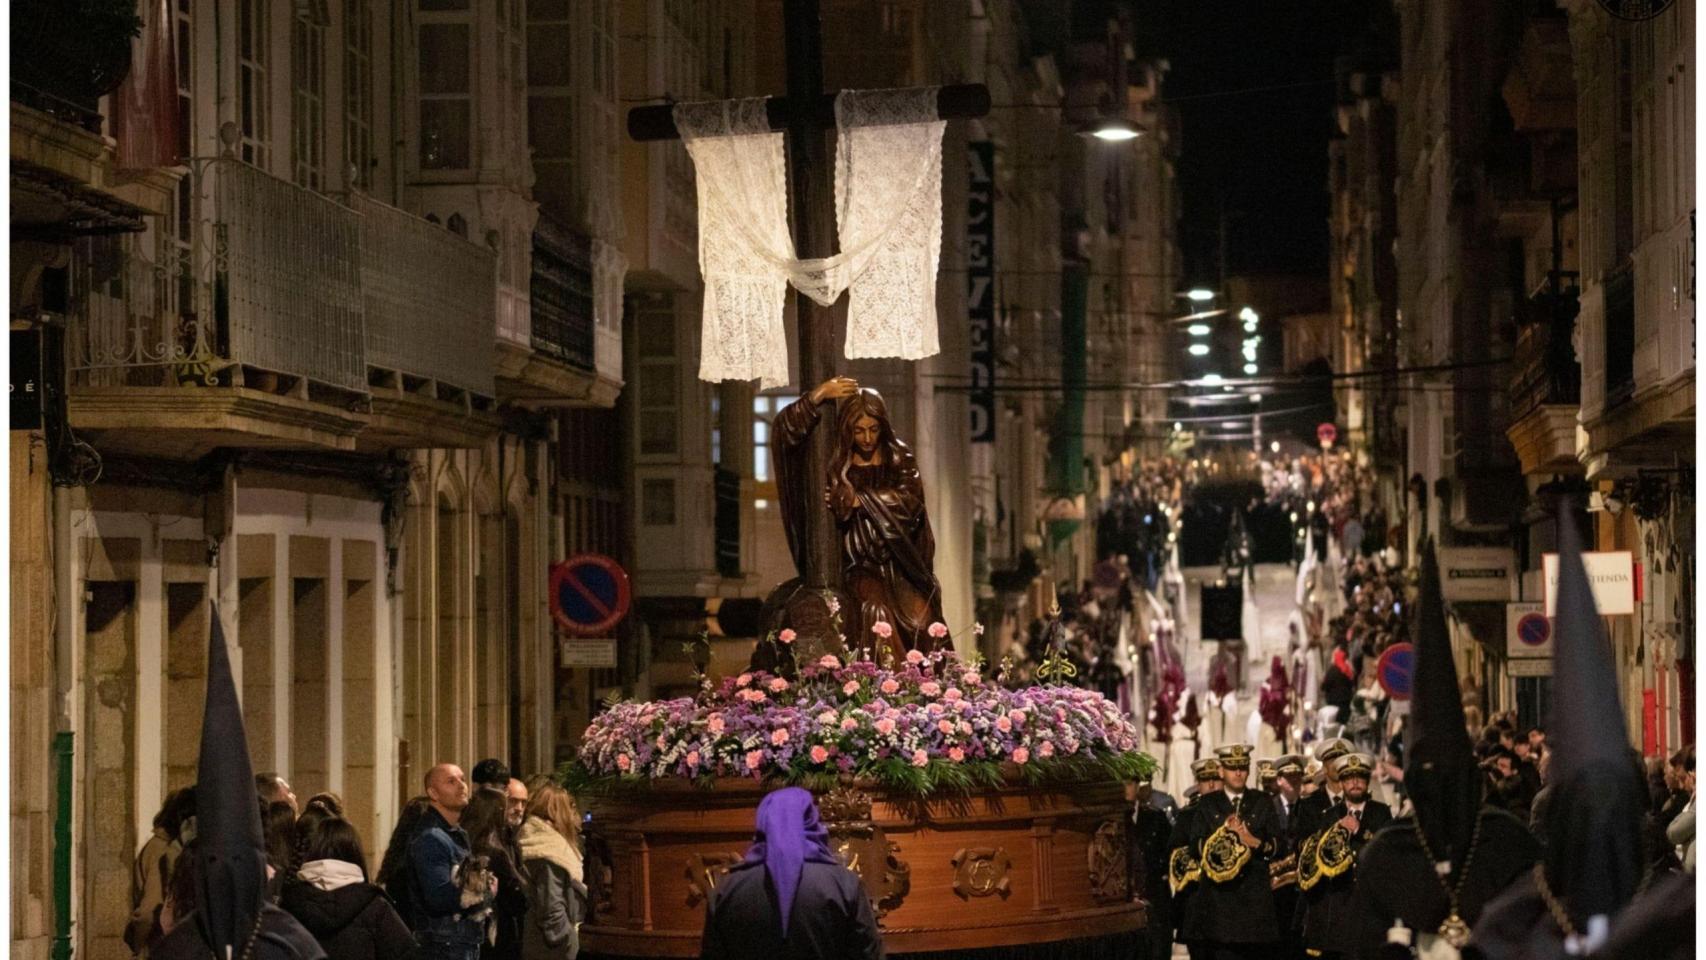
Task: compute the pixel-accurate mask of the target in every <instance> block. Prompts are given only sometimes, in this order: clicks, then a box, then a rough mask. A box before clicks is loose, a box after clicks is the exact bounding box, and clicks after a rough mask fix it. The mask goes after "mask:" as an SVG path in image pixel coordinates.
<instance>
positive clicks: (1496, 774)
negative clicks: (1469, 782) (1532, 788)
mask: <svg viewBox="0 0 1706 960" xmlns="http://www.w3.org/2000/svg"><path fill="white" fill-rule="evenodd" d="M1482 766H1483V768H1484V769H1485V770H1486V771H1487V802H1488V803H1490V804H1492V805H1493V806H1496V807H1503V808H1504V809H1506V810H1509V811H1510V812H1511V813H1514V814H1516V815H1517V817H1518V818H1520V819H1521V820H1522V821H1523V822H1524V823H1526V822H1528V812H1529V806H1530V805H1531V804H1532V803H1533V802H1534V795H1533V794H1531V793H1529V792H1528V790H1527V785H1526V784H1525V783H1524V782H1523V779H1522V776H1521V775H1520V774H1519V773H1518V772H1517V758H1516V754H1515V753H1514V752H1512V751H1511V750H1509V749H1505V748H1502V747H1501V748H1497V749H1495V750H1494V751H1493V752H1492V753H1491V755H1489V756H1488V758H1487V759H1486V760H1485V761H1483V764H1482Z"/></svg>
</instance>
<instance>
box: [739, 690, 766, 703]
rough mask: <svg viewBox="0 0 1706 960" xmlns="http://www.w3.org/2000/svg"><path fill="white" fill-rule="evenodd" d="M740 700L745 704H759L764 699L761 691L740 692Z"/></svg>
mask: <svg viewBox="0 0 1706 960" xmlns="http://www.w3.org/2000/svg"><path fill="white" fill-rule="evenodd" d="M740 698H741V699H742V700H745V701H746V702H747V703H760V702H763V701H764V700H765V699H766V698H765V696H764V691H763V690H742V691H741V692H740Z"/></svg>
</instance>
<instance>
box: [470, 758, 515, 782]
mask: <svg viewBox="0 0 1706 960" xmlns="http://www.w3.org/2000/svg"><path fill="white" fill-rule="evenodd" d="M469 779H470V780H472V781H473V789H475V790H478V789H480V788H481V787H496V788H497V789H499V790H505V789H508V787H509V765H508V764H506V763H504V762H503V761H502V760H499V759H498V758H496V757H488V758H486V759H484V760H481V761H480V762H479V763H476V764H474V772H473V773H472V774H471V775H470V777H469Z"/></svg>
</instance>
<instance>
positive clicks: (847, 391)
mask: <svg viewBox="0 0 1706 960" xmlns="http://www.w3.org/2000/svg"><path fill="white" fill-rule="evenodd" d="M829 400H834V401H836V414H835V430H836V444H835V455H834V457H833V458H831V460H830V463H829V471H828V476H826V477H822V478H816V477H809V476H807V475H806V447H805V441H806V438H807V436H808V435H810V433H811V430H812V428H813V427H814V426H816V425H817V422H818V419H819V414H818V409H819V407H820V405H821V404H823V403H824V402H826V401H829ZM771 430H772V436H773V446H772V449H773V450H774V451H775V452H774V457H775V466H776V481H777V482H776V486H777V489H778V492H779V493H780V495H781V500H782V526H783V528H784V529H786V530H787V533H788V549H789V550H790V551H791V552H792V553H793V555H794V565H795V566H796V567H798V568H800V569H802V570H803V569H804V564H803V563H802V562H801V561H802V556H801V554H802V553H803V551H804V549H805V543H806V523H807V520H806V511H807V510H809V509H823V508H828V509H829V510H830V511H831V512H832V513H833V514H834V516H835V525H836V529H837V532H838V533H839V534H840V538H841V564H842V585H843V588H844V590H845V591H846V595H847V596H848V597H849V598H850V599H851V600H852V601H853V605H854V607H855V609H852V610H842V611H841V616H842V626H843V632H844V633H845V634H846V636H847V642H848V645H849V646H850V647H863V646H865V645H867V644H872V643H876V642H885V643H886V645H887V646H888V647H889V648H890V649H891V650H892V651H894V652H896V653H904V652H905V651H908V650H923V651H925V652H928V651H930V650H931V649H932V648H933V647H934V646H937V645H939V644H945V643H946V642H947V641H946V637H945V636H944V637H942V638H935V637H931V636H930V632H929V630H930V625H931V624H933V623H939V622H942V587H941V585H940V584H939V583H937V582H936V574H935V571H934V568H933V566H932V564H933V562H934V559H935V555H936V538H935V536H934V535H933V534H932V533H931V531H930V517H929V515H928V514H927V513H926V512H925V509H924V485H923V484H922V483H921V482H920V481H919V479H918V464H917V461H916V460H915V459H914V458H913V456H912V450H911V448H909V447H908V446H907V445H906V444H904V443H902V442H901V441H900V438H898V437H896V436H895V434H894V428H893V427H892V426H891V425H890V424H889V415H888V407H887V405H885V404H884V403H883V398H882V396H881V395H880V394H878V393H877V391H875V390H861V389H860V388H859V384H858V382H857V381H855V380H853V379H851V378H848V377H832V378H830V379H829V380H825V381H824V382H823V383H822V384H820V385H819V386H818V387H817V389H815V390H813V391H812V392H811V393H810V394H808V395H807V396H805V397H803V398H801V399H799V400H796V401H794V402H793V403H791V404H789V405H788V406H787V407H785V408H784V409H783V410H782V412H781V413H779V414H777V416H776V420H775V422H774V424H773V425H772V427H771ZM819 491H821V493H820V492H819ZM878 623H885V624H888V625H889V628H890V630H889V631H887V632H889V633H890V636H889V637H888V638H887V639H886V641H885V640H884V638H882V636H881V633H882V632H883V631H882V628H880V627H878V628H877V630H876V632H873V627H875V626H876V624H878Z"/></svg>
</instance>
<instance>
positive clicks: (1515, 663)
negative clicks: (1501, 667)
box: [1505, 657, 1552, 677]
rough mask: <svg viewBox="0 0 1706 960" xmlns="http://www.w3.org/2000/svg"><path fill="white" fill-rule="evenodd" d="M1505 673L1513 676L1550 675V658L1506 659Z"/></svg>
mask: <svg viewBox="0 0 1706 960" xmlns="http://www.w3.org/2000/svg"><path fill="white" fill-rule="evenodd" d="M1505 673H1506V674H1508V675H1509V676H1513V677H1550V676H1551V675H1552V658H1551V657H1546V658H1544V659H1536V660H1507V661H1505Z"/></svg>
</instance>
